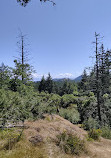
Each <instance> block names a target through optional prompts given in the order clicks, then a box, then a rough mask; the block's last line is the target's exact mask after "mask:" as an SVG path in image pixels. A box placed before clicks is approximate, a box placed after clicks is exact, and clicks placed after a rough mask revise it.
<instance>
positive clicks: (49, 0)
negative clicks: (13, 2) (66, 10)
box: [17, 0, 55, 7]
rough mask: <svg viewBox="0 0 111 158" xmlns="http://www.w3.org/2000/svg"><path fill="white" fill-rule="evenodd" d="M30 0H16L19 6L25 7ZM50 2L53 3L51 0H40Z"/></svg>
mask: <svg viewBox="0 0 111 158" xmlns="http://www.w3.org/2000/svg"><path fill="white" fill-rule="evenodd" d="M30 1H31V0H17V2H18V3H20V5H21V6H24V7H26V5H27V4H28V3H29V2H30ZM47 1H48V2H51V3H52V4H53V5H55V2H54V1H53V0H40V2H47Z"/></svg>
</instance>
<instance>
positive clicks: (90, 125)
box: [83, 117, 99, 130]
mask: <svg viewBox="0 0 111 158" xmlns="http://www.w3.org/2000/svg"><path fill="white" fill-rule="evenodd" d="M83 128H84V129H85V130H90V129H97V128H99V124H98V122H97V121H96V120H95V119H93V118H91V117H90V118H89V119H88V120H87V121H84V122H83Z"/></svg>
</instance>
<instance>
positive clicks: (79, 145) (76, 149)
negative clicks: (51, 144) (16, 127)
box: [57, 132, 86, 155]
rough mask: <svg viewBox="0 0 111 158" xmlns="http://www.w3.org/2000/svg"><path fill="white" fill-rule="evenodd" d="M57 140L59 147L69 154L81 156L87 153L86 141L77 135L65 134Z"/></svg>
mask: <svg viewBox="0 0 111 158" xmlns="http://www.w3.org/2000/svg"><path fill="white" fill-rule="evenodd" d="M57 138H58V141H57V145H58V146H59V147H60V148H61V149H62V150H63V151H64V152H65V153H67V154H76V155H79V154H80V153H81V152H85V151H86V145H85V141H84V140H81V139H80V138H79V137H77V136H76V135H72V134H68V133H66V132H63V133H61V134H60V135H58V136H57Z"/></svg>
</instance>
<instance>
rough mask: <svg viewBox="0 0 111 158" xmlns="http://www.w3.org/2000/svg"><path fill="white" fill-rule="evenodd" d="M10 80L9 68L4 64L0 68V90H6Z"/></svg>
mask: <svg viewBox="0 0 111 158" xmlns="http://www.w3.org/2000/svg"><path fill="white" fill-rule="evenodd" d="M10 79H11V68H9V67H8V66H5V65H4V63H2V64H1V66H0V88H6V89H7V88H8V87H9V82H10Z"/></svg>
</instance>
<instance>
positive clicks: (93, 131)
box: [88, 129, 102, 140]
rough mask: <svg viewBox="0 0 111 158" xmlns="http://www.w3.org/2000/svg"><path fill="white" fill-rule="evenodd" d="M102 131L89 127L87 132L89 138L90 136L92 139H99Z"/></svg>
mask: <svg viewBox="0 0 111 158" xmlns="http://www.w3.org/2000/svg"><path fill="white" fill-rule="evenodd" d="M101 133H102V131H101V130H100V129H90V131H89V132H88V136H89V138H92V139H94V140H99V139H100V136H101Z"/></svg>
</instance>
